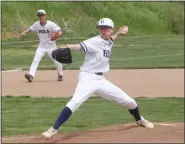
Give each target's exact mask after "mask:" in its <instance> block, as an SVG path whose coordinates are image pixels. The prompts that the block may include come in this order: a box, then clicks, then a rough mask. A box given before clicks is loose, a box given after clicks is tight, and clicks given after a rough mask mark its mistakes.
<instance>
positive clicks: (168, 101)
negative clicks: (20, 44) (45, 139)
mask: <svg viewBox="0 0 185 144" xmlns="http://www.w3.org/2000/svg"><path fill="white" fill-rule="evenodd" d="M68 100H69V99H66V98H65V99H64V98H31V97H10V96H9V97H2V135H3V136H5V135H20V134H33V133H41V132H43V131H44V130H46V129H47V128H48V127H50V126H51V125H52V124H53V123H54V121H55V119H56V118H57V116H58V114H59V112H60V111H61V109H62V108H63V107H64V106H65V104H66V103H67V102H68ZM136 101H137V103H138V105H139V107H140V111H141V114H142V115H143V116H145V117H146V118H147V119H149V120H151V121H154V122H183V121H184V98H152V99H149V98H137V99H136ZM130 122H134V120H133V118H132V117H131V116H130V114H129V113H128V111H127V109H126V108H122V107H121V106H120V105H117V104H116V103H113V102H109V101H105V100H103V99H101V98H91V99H89V100H88V101H86V102H85V103H84V104H83V105H82V106H81V107H80V109H79V110H78V111H76V112H75V113H74V114H73V116H72V117H71V118H70V119H69V121H68V122H67V123H66V124H65V125H63V126H62V128H61V131H62V132H67V131H79V130H85V129H93V128H98V127H103V126H106V125H113V124H123V123H130Z"/></svg>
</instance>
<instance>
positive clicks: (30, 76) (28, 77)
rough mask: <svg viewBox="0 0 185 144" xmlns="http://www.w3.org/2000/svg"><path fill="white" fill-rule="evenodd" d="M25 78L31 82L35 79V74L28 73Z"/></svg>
mask: <svg viewBox="0 0 185 144" xmlns="http://www.w3.org/2000/svg"><path fill="white" fill-rule="evenodd" d="M25 78H26V79H27V80H28V81H29V82H32V81H33V76H32V75H30V74H28V73H26V74H25Z"/></svg>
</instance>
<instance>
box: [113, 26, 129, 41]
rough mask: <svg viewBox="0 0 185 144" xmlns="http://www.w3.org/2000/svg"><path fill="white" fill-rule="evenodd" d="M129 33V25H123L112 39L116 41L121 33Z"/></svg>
mask: <svg viewBox="0 0 185 144" xmlns="http://www.w3.org/2000/svg"><path fill="white" fill-rule="evenodd" d="M127 34H128V26H122V27H120V28H119V30H118V31H117V32H116V33H115V34H114V35H112V36H111V38H112V40H113V41H114V40H115V39H117V38H118V37H119V36H121V35H127Z"/></svg>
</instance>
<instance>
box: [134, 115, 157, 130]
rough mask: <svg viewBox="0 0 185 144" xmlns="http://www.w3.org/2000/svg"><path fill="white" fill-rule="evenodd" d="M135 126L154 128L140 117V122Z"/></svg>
mask: <svg viewBox="0 0 185 144" xmlns="http://www.w3.org/2000/svg"><path fill="white" fill-rule="evenodd" d="M137 124H138V125H139V126H141V127H145V128H154V124H153V123H151V122H149V121H148V120H146V119H144V118H143V117H141V120H139V121H137Z"/></svg>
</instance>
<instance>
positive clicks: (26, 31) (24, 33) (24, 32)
mask: <svg viewBox="0 0 185 144" xmlns="http://www.w3.org/2000/svg"><path fill="white" fill-rule="evenodd" d="M28 32H30V31H29V29H26V30H24V31H23V32H22V33H21V34H20V37H23V36H25V35H26V33H28Z"/></svg>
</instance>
